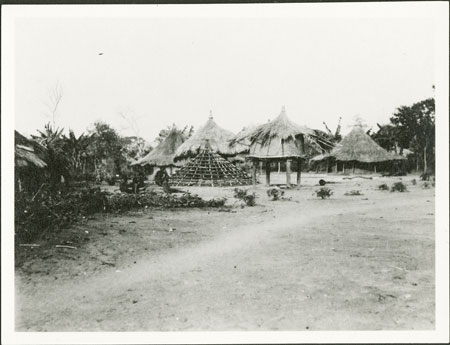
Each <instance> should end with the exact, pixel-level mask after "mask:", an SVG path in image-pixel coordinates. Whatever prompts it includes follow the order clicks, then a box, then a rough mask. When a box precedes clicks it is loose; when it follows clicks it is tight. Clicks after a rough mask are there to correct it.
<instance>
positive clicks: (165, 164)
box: [131, 128, 186, 174]
mask: <svg viewBox="0 0 450 345" xmlns="http://www.w3.org/2000/svg"><path fill="white" fill-rule="evenodd" d="M185 140H186V137H185V136H184V135H183V133H182V132H181V131H179V130H178V129H176V128H172V130H171V131H170V132H169V134H168V135H167V137H166V138H165V139H164V140H163V141H162V142H161V143H160V144H159V145H158V146H157V147H156V148H155V149H154V150H152V151H151V152H150V153H149V154H147V155H146V156H144V157H142V158H141V159H139V160H137V161H136V162H133V163H132V164H131V165H132V166H137V165H140V166H142V167H145V166H156V167H159V168H160V169H169V171H168V173H169V174H172V170H173V168H174V167H180V166H182V165H183V164H182V163H181V162H180V161H178V162H175V161H174V157H175V151H176V150H177V149H178V147H180V146H181V145H182V144H183V142H184V141H185Z"/></svg>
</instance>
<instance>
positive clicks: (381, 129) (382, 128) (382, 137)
mask: <svg viewBox="0 0 450 345" xmlns="http://www.w3.org/2000/svg"><path fill="white" fill-rule="evenodd" d="M377 126H378V131H377V132H372V133H370V132H369V135H370V136H371V137H372V139H373V140H374V141H375V142H376V143H377V144H378V145H380V146H381V147H382V148H384V149H385V150H386V151H394V152H395V153H401V151H402V148H400V152H397V151H398V150H397V147H398V129H397V128H396V127H394V126H393V125H392V124H387V125H380V124H378V123H377Z"/></svg>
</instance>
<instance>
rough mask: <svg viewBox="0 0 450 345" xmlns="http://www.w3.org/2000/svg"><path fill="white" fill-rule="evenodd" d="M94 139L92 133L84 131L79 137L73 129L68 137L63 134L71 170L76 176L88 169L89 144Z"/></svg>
mask: <svg viewBox="0 0 450 345" xmlns="http://www.w3.org/2000/svg"><path fill="white" fill-rule="evenodd" d="M92 139H93V138H92V136H91V135H89V134H87V135H86V134H84V133H82V134H81V135H80V136H78V137H77V136H76V135H75V133H74V132H73V130H71V129H70V130H69V136H68V137H67V136H65V135H63V141H64V144H63V145H64V150H65V152H66V154H67V158H68V160H69V164H70V168H71V171H72V172H73V173H74V175H76V176H80V175H81V174H84V173H85V171H86V164H87V161H88V158H89V155H88V152H89V146H90V145H91V143H92Z"/></svg>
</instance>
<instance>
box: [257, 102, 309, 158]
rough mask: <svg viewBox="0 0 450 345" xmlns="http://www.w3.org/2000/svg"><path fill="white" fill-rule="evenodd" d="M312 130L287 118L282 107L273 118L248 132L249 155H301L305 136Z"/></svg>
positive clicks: (288, 156)
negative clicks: (278, 113)
mask: <svg viewBox="0 0 450 345" xmlns="http://www.w3.org/2000/svg"><path fill="white" fill-rule="evenodd" d="M314 135H315V134H314V132H313V131H312V130H311V129H309V128H307V127H303V126H299V125H297V124H296V123H294V122H292V121H291V120H289V119H288V117H287V115H286V111H285V109H284V107H283V109H282V110H281V113H280V115H279V116H278V117H277V118H275V120H273V121H271V122H269V123H266V124H264V125H261V126H258V127H257V128H256V129H255V130H254V131H253V132H252V133H251V134H250V142H251V146H250V154H249V157H253V158H258V159H280V158H281V159H286V158H295V157H303V156H304V155H305V152H304V142H305V137H307V136H314Z"/></svg>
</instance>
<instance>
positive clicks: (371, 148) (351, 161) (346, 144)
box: [312, 125, 405, 173]
mask: <svg viewBox="0 0 450 345" xmlns="http://www.w3.org/2000/svg"><path fill="white" fill-rule="evenodd" d="M404 159H405V157H402V156H400V155H396V154H394V153H391V152H388V151H386V150H385V149H383V148H382V147H381V146H380V145H378V144H377V143H376V142H375V141H374V140H373V139H372V138H371V137H370V136H369V135H368V134H367V133H366V132H365V131H364V129H363V128H362V126H360V125H356V126H354V127H353V129H352V130H351V131H350V133H349V134H347V135H346V136H345V137H344V138H343V139H342V141H341V142H340V143H339V145H336V147H335V148H334V149H333V150H332V151H331V152H330V153H328V154H324V155H319V156H316V157H314V158H313V159H312V161H315V162H320V161H324V160H327V161H332V163H334V171H335V172H339V171H342V172H344V173H345V172H346V171H348V170H349V169H351V172H352V173H355V169H358V170H359V171H360V172H364V171H367V170H373V171H374V172H376V171H377V165H379V164H380V163H386V162H392V161H400V160H404ZM338 164H339V165H338ZM346 169H347V170H346ZM327 171H328V169H327Z"/></svg>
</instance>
